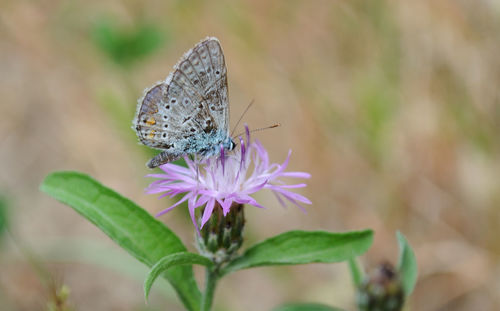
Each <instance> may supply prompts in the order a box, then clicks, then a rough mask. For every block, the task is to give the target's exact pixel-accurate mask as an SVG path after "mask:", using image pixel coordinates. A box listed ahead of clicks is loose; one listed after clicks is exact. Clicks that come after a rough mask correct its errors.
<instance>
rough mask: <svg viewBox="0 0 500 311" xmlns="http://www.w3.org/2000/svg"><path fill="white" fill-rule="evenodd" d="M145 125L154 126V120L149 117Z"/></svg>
mask: <svg viewBox="0 0 500 311" xmlns="http://www.w3.org/2000/svg"><path fill="white" fill-rule="evenodd" d="M146 123H147V124H149V125H155V124H156V120H155V118H153V117H149V119H148V120H147V121H146Z"/></svg>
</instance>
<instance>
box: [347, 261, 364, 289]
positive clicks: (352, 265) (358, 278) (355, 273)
mask: <svg viewBox="0 0 500 311" xmlns="http://www.w3.org/2000/svg"><path fill="white" fill-rule="evenodd" d="M348 263H349V271H350V272H351V277H352V282H353V283H354V286H355V287H358V286H359V285H361V282H363V271H362V270H361V268H360V267H359V265H358V262H357V260H356V257H354V258H350V259H349V262H348Z"/></svg>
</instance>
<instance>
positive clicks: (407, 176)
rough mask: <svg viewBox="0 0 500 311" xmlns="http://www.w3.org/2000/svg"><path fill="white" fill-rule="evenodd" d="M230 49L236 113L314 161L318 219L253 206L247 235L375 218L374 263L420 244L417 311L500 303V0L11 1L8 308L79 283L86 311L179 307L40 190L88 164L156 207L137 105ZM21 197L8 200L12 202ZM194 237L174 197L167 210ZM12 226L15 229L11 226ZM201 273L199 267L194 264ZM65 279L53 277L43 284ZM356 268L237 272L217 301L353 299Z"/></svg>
mask: <svg viewBox="0 0 500 311" xmlns="http://www.w3.org/2000/svg"><path fill="white" fill-rule="evenodd" d="M208 35H210V36H216V37H218V38H219V39H220V41H221V43H222V46H223V48H224V52H225V55H226V63H227V67H228V77H229V93H230V102H231V118H232V123H233V125H234V123H235V120H237V119H238V117H239V116H240V115H241V113H242V112H243V110H244V109H245V107H246V106H247V104H248V103H249V102H250V101H251V100H252V99H254V100H255V105H254V106H253V107H252V109H251V110H250V111H249V113H248V114H247V115H246V116H245V118H244V121H245V122H246V123H248V124H249V125H250V126H251V127H254V128H255V127H262V126H266V125H270V124H273V123H275V122H280V123H281V124H282V126H281V127H280V128H277V129H273V130H268V131H264V132H260V133H258V134H256V135H255V136H254V137H257V138H258V139H259V140H261V141H262V142H263V143H264V145H265V146H266V147H267V148H268V150H269V153H270V156H271V159H272V160H273V161H276V162H281V161H283V159H284V158H285V156H286V154H287V152H288V150H289V149H292V150H293V154H292V158H291V163H290V168H291V169H292V170H299V171H307V172H310V173H311V174H312V178H311V179H310V181H309V182H308V187H307V188H305V189H303V190H302V191H301V193H302V194H304V195H306V196H307V197H309V198H310V199H311V200H312V202H313V205H312V206H310V207H308V208H307V214H304V213H302V212H301V211H300V210H298V209H296V208H294V207H290V208H288V209H283V208H281V207H280V206H279V204H277V202H275V201H274V198H273V196H272V195H267V194H259V195H258V199H259V200H260V201H262V202H263V204H264V205H265V206H267V207H268V208H267V209H266V210H258V209H255V208H248V209H247V210H246V215H247V228H246V230H247V231H246V238H247V241H246V243H247V244H246V245H250V243H253V242H255V241H258V240H260V239H263V238H266V237H269V236H271V235H274V234H277V233H280V232H284V231H287V230H292V229H304V230H316V229H324V230H330V231H343V230H356V229H363V228H373V229H374V230H375V231H376V235H375V241H374V245H373V247H372V248H371V250H370V251H369V252H368V253H367V254H366V255H365V256H363V257H362V263H363V265H364V266H365V267H367V268H369V267H373V266H375V265H376V264H378V263H379V262H380V261H382V260H390V261H392V262H395V261H396V258H397V242H396V238H395V232H396V230H400V231H401V232H403V233H404V234H405V235H406V236H407V238H408V240H409V241H410V244H411V245H412V246H413V247H414V249H415V252H416V256H417V260H418V266H419V282H418V284H417V287H416V290H415V292H414V295H413V296H412V297H411V299H410V301H409V304H408V310H410V309H411V310H419V311H422V310H423V311H425V310H499V309H500V265H499V259H500V243H499V236H500V158H499V155H500V140H499V134H500V3H499V2H498V1H494V0H476V1H467V0H462V1H460V0H456V1H454V0H439V1H435V0H420V1H383V0H353V1H342V0H338V1H321V0H317V1H293V0H290V1H266V0H257V1H242V0H240V1H229V0H226V1H214V2H208V1H207V2H205V1H194V0H189V1H180V0H178V1H159V0H156V1H139V0H128V1H115V0H112V1H105V2H104V1H95V0H90V1H89V0H87V1H83V0H72V1H50V0H45V1H43V0H40V1H32V0H30V1H28V0H3V1H1V2H0V99H1V105H0V192H1V196H2V200H1V202H2V203H1V206H2V209H0V210H1V211H2V216H1V217H0V223H3V222H7V224H8V228H9V230H8V232H7V231H5V230H2V236H1V237H0V239H1V242H0V309H1V310H45V309H46V306H47V303H49V302H51V301H52V302H53V301H54V299H55V298H54V293H55V289H56V288H60V287H61V286H62V284H65V285H66V286H67V288H69V291H70V294H69V298H68V301H67V303H68V304H69V305H70V306H71V307H73V308H74V309H75V310H182V306H181V305H180V303H179V301H178V300H177V298H176V297H175V294H174V293H173V292H172V290H171V289H170V288H169V286H168V284H166V283H163V284H157V285H155V288H154V290H153V293H152V296H151V301H150V303H149V305H147V306H145V305H144V302H143V294H142V280H143V278H144V275H145V272H146V269H145V268H144V267H142V266H141V265H140V264H138V263H136V262H135V261H134V259H132V257H131V256H129V255H128V254H126V253H125V252H123V251H121V250H120V249H119V247H118V246H116V245H114V244H113V243H112V242H111V241H110V240H109V239H108V238H107V237H106V236H105V235H104V234H103V233H101V232H100V231H99V230H98V229H97V228H95V227H94V226H93V225H91V224H90V223H88V222H87V221H86V220H84V219H83V218H82V217H79V216H78V215H77V214H76V213H75V212H74V211H73V210H71V209H70V208H68V207H66V206H64V205H62V204H60V203H58V202H56V201H54V200H53V199H51V198H49V197H47V196H46V195H44V194H42V193H41V192H39V190H38V187H39V184H40V182H41V181H42V180H43V178H44V176H46V175H47V174H48V173H49V172H51V171H54V170H79V171H82V172H85V173H88V174H90V175H92V176H93V177H95V178H96V179H98V180H99V181H101V182H102V183H104V184H105V185H107V186H109V187H111V188H113V189H115V190H116V191H118V192H120V193H122V194H124V195H125V196H127V197H129V198H131V199H132V200H134V201H135V202H137V203H139V204H140V205H141V206H143V207H144V208H146V209H147V210H148V211H150V212H151V213H154V212H156V211H158V210H160V209H162V208H165V207H166V206H168V205H169V204H171V203H172V202H169V201H167V200H158V199H157V198H156V197H155V196H151V195H146V194H144V192H143V189H144V188H145V187H146V186H147V184H148V182H149V180H148V179H147V178H144V175H146V174H148V173H150V171H149V170H148V169H147V168H146V167H145V165H144V164H145V162H146V161H147V159H148V157H150V156H151V154H152V153H151V151H150V150H148V148H146V147H144V146H141V145H139V144H138V143H137V138H136V137H135V134H134V132H133V131H132V130H131V128H130V127H131V120H132V117H133V115H134V112H135V107H136V100H137V98H138V97H140V96H141V95H142V91H143V89H144V88H146V87H149V86H150V85H152V84H153V83H154V82H156V81H158V80H161V79H164V78H165V77H166V76H167V75H168V73H169V72H170V70H171V68H172V66H173V65H174V64H175V63H176V62H177V60H178V59H179V57H180V56H181V55H182V54H183V53H184V52H185V51H187V50H188V49H189V48H191V47H192V46H193V45H194V44H195V43H197V42H198V41H199V40H201V39H203V38H204V37H206V36H208ZM5 210H6V212H5ZM162 221H164V222H165V223H166V224H167V225H168V226H169V227H171V228H173V229H174V230H175V231H176V232H177V233H178V234H179V236H180V237H181V238H182V240H183V241H184V243H185V244H187V245H188V246H189V247H190V249H191V250H193V249H194V247H193V228H192V225H191V223H190V220H189V218H188V217H187V214H186V212H185V211H183V210H182V209H177V210H174V211H172V212H171V213H169V214H168V215H166V216H164V217H162ZM0 227H2V228H4V229H5V227H4V226H1V225H0ZM197 272H200V271H197ZM48 278H50V279H51V280H53V281H52V282H47V279H48ZM353 295H354V291H353V289H352V285H351V281H350V277H349V273H348V270H347V265H345V264H336V265H319V264H317V265H307V266H295V267H277V268H259V269H253V270H249V271H241V272H238V273H236V274H234V275H230V276H229V277H227V278H225V279H223V281H222V282H221V283H220V285H219V287H218V289H217V293H216V301H215V304H216V310H247V311H249V310H270V309H271V308H272V307H274V306H276V305H278V304H281V303H284V302H287V301H317V302H323V303H327V304H332V305H336V306H339V307H343V308H345V309H347V310H354V309H355V307H354V305H353Z"/></svg>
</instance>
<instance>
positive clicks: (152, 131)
mask: <svg viewBox="0 0 500 311" xmlns="http://www.w3.org/2000/svg"><path fill="white" fill-rule="evenodd" d="M155 132H156V131H155V130H151V132H149V134H148V138H149V139H153V137H155Z"/></svg>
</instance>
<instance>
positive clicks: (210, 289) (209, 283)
mask: <svg viewBox="0 0 500 311" xmlns="http://www.w3.org/2000/svg"><path fill="white" fill-rule="evenodd" d="M217 277H218V275H217V272H216V271H214V270H212V269H210V268H207V269H206V275H205V291H204V292H203V297H202V301H201V311H210V309H211V308H212V301H213V300H214V293H215V286H216V283H217Z"/></svg>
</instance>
